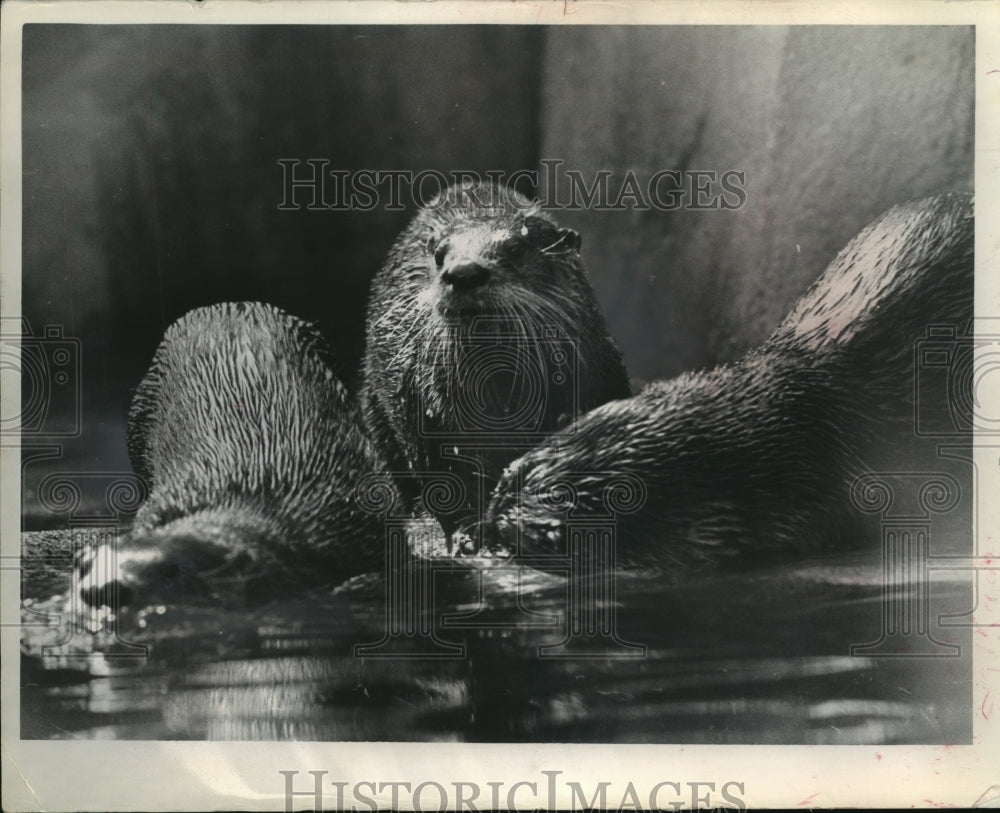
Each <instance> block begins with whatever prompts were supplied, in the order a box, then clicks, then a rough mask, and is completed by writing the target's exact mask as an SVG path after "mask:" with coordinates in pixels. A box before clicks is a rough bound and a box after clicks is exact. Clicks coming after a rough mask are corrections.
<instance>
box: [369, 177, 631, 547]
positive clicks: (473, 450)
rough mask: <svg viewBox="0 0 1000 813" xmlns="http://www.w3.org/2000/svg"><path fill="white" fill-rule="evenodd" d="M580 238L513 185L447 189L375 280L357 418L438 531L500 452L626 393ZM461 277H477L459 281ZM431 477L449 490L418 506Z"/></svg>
mask: <svg viewBox="0 0 1000 813" xmlns="http://www.w3.org/2000/svg"><path fill="white" fill-rule="evenodd" d="M579 246H580V244H579V236H578V235H576V233H575V232H572V231H571V230H568V229H562V228H560V227H559V226H558V225H556V223H555V222H554V221H553V220H552V218H551V217H550V216H549V215H547V214H545V213H544V212H542V211H541V209H540V208H539V207H538V205H537V204H536V203H533V202H531V201H529V200H527V199H526V198H524V197H522V196H520V195H518V194H517V193H515V192H513V191H512V190H509V189H506V188H503V187H496V186H489V185H476V186H463V187H452V188H451V189H449V190H447V192H446V193H445V196H444V197H443V199H442V200H439V201H436V202H435V203H433V204H432V205H430V206H429V207H428V208H426V209H425V210H423V211H421V212H420V214H418V215H417V217H416V218H415V219H414V220H413V222H412V223H411V224H410V226H409V227H408V228H407V229H406V230H405V231H404V232H403V233H402V234H401V235H400V237H399V239H398V240H397V241H396V243H395V245H394V246H393V248H392V250H391V251H390V253H389V256H388V258H387V259H386V261H385V264H384V266H383V268H382V269H381V270H380V272H379V273H378V275H377V276H376V277H375V280H374V283H373V286H372V293H371V297H370V302H369V311H368V322H367V328H366V331H367V349H366V357H365V363H364V386H363V392H362V403H363V409H364V417H365V422H366V424H367V426H368V429H369V431H370V432H371V435H372V438H373V440H374V441H375V443H376V445H377V446H378V448H379V450H380V451H381V452H382V453H383V455H384V456H385V457H386V459H387V460H388V462H389V465H390V466H391V467H392V469H393V470H394V471H395V472H397V473H398V475H399V481H400V485H401V488H402V489H403V490H404V493H405V494H406V495H407V497H408V498H409V500H410V501H411V503H412V504H413V505H414V507H415V508H416V510H421V509H427V510H430V512H431V513H433V514H434V515H435V516H437V518H438V519H439V520H440V521H441V523H442V525H443V527H444V528H445V530H446V531H447V532H449V533H450V532H451V531H453V530H455V529H456V528H457V527H459V526H461V525H463V524H464V523H467V522H470V521H478V520H479V519H480V518H481V516H482V511H483V509H484V508H485V498H486V497H487V496H488V495H489V493H490V491H491V490H492V487H493V485H494V484H495V483H496V481H497V479H498V478H499V476H500V474H501V472H502V471H503V468H504V467H505V466H506V465H507V464H508V463H509V462H510V461H511V460H513V459H514V458H515V457H517V456H518V455H519V454H521V453H522V452H523V451H525V450H526V449H528V448H531V447H532V446H533V445H535V444H536V443H538V442H539V441H540V440H542V439H544V437H546V436H548V435H549V434H551V433H552V432H554V431H556V430H557V429H559V428H560V427H561V426H564V425H565V424H566V423H569V422H571V421H572V420H574V419H575V418H576V417H578V416H579V415H582V414H583V413H584V412H586V411H588V410H590V409H593V408H594V407H596V406H599V405H600V404H603V403H606V402H607V401H610V400H612V399H615V398H623V397H626V396H628V395H629V394H630V391H629V384H628V376H627V373H626V371H625V367H624V364H623V362H622V358H621V354H620V352H619V351H618V349H617V347H616V346H615V344H614V342H613V341H612V339H611V337H610V335H609V334H608V332H607V328H606V326H605V324H604V319H603V317H602V316H601V313H600V311H599V309H598V306H597V302H596V299H595V297H594V293H593V291H592V289H591V287H590V284H589V282H588V281H587V278H586V274H585V272H584V270H583V263H582V260H581V258H580V252H579ZM453 273H454V274H455V275H456V276H455V280H456V281H455V282H454V284H450V283H449V280H450V279H452V274H453ZM461 274H466V275H472V274H475V275H479V276H478V277H477V278H476V280H475V281H474V283H473V284H472V285H470V286H467V287H464V288H463V287H461V285H460V283H461ZM487 447H490V448H487ZM441 475H443V476H444V477H445V478H448V477H450V478H451V481H452V482H453V483H455V484H456V488H457V489H458V491H459V492H460V493H459V494H458V495H456V497H455V499H453V500H452V501H451V503H450V504H449V505H448V507H441V506H429V505H427V501H426V500H425V499H422V494H423V492H422V489H423V488H424V487H425V486H427V484H429V483H431V482H432V481H433V480H434V478H435V477H436V476H441Z"/></svg>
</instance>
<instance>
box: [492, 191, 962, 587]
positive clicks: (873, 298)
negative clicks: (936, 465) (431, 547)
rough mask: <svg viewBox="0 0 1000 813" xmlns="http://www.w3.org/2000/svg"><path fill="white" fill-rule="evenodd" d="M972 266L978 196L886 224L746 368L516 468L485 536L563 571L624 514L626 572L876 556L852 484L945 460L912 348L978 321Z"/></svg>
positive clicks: (838, 264) (557, 442) (906, 208)
mask: <svg viewBox="0 0 1000 813" xmlns="http://www.w3.org/2000/svg"><path fill="white" fill-rule="evenodd" d="M972 252H973V218H972V201H971V199H970V198H969V197H968V196H963V195H945V196H942V197H938V198H934V199H931V200H925V201H919V202H916V203H911V204H906V205H903V206H900V207H897V208H896V209H893V210H892V211H890V212H889V213H888V214H886V215H885V216H883V217H882V218H880V219H879V220H878V221H876V222H875V223H874V224H872V225H871V226H870V227H869V228H867V229H865V230H864V231H863V232H862V233H861V234H860V235H859V236H858V237H857V238H855V240H853V241H852V242H851V243H850V244H849V245H848V246H847V247H846V248H845V249H844V250H843V251H842V252H841V253H840V255H839V256H838V257H837V258H836V259H835V260H834V261H833V263H832V264H831V265H830V267H829V268H828V269H827V270H826V272H825V273H824V274H823V275H822V276H821V277H820V278H819V279H818V280H817V282H816V283H815V284H814V285H813V286H812V288H810V289H809V291H808V292H807V293H806V294H805V295H804V296H803V298H802V300H801V301H800V302H799V303H798V305H797V306H796V307H795V308H794V309H793V311H792V312H791V314H790V315H789V316H788V318H787V319H786V320H785V321H784V322H782V324H781V325H780V326H779V327H778V329H777V330H776V331H775V332H774V334H773V335H772V336H771V337H770V338H769V339H768V340H767V341H766V342H765V343H764V344H763V345H762V346H761V347H760V348H758V349H756V350H754V351H753V352H751V353H749V354H748V355H747V356H746V357H745V358H744V359H742V360H741V361H739V362H737V363H735V364H731V365H724V366H721V367H718V368H715V369H713V370H708V371H704V372H699V373H687V374H684V375H681V376H679V377H677V378H675V379H672V380H669V381H662V382H657V383H654V384H652V385H650V386H649V387H647V388H646V389H645V390H644V391H643V392H642V393H640V394H639V395H637V396H635V397H634V398H629V399H625V400H621V401H616V402H613V403H610V404H606V405H604V406H602V407H599V408H597V409H595V410H593V411H592V412H590V413H588V414H586V415H584V416H583V417H582V418H581V419H580V420H579V421H578V422H577V423H576V425H574V426H573V427H570V428H569V429H568V430H565V431H562V432H559V433H557V434H556V435H554V436H553V437H552V438H550V439H549V440H548V441H547V442H545V443H543V444H541V445H540V446H538V447H537V448H535V449H533V450H531V451H530V452H528V453H527V454H525V455H524V456H523V457H521V458H520V459H519V460H517V461H515V462H514V463H513V464H512V465H511V466H510V469H509V471H508V472H507V473H506V474H505V475H504V477H503V479H502V480H501V481H500V483H499V484H498V486H497V488H496V490H495V492H494V494H493V497H492V500H491V503H490V508H489V513H488V517H487V523H486V533H487V535H488V536H490V537H491V538H492V539H493V540H494V543H495V544H498V545H499V544H500V543H502V545H503V546H505V547H507V548H508V549H519V550H520V551H521V552H523V553H541V554H553V553H556V554H564V552H565V551H566V545H567V540H566V527H567V522H568V520H569V519H570V517H571V514H572V516H573V517H576V518H577V519H579V518H580V517H581V516H583V517H586V516H596V517H607V516H609V512H610V511H612V510H613V509H615V506H616V505H618V506H622V510H621V511H619V512H618V513H617V525H616V530H617V552H616V553H617V560H618V561H619V562H621V563H641V564H646V565H657V566H661V567H664V568H666V569H667V570H668V571H670V572H673V573H676V574H678V575H682V574H685V573H689V572H691V571H692V570H695V569H698V568H702V567H717V566H719V565H721V564H725V563H733V564H735V563H743V564H746V563H762V562H765V561H769V560H773V559H774V558H787V557H788V556H794V555H799V554H803V553H807V552H810V551H816V550H819V549H823V548H827V547H843V546H850V545H858V544H863V543H866V542H871V541H874V539H877V538H878V534H875V535H874V537H873V536H872V535H871V534H869V533H866V530H865V526H864V524H863V522H862V520H861V516H860V515H859V512H858V511H857V509H855V508H854V507H853V506H852V505H851V502H850V489H851V484H852V482H853V480H854V478H855V477H856V476H857V475H858V474H859V473H861V472H862V471H866V470H871V469H875V470H895V469H896V468H897V467H899V466H909V467H910V468H909V470H911V471H912V470H914V469H913V468H912V466H914V465H921V466H922V465H924V464H925V463H926V461H927V460H930V461H932V462H934V461H936V460H937V458H936V454H937V450H936V445H935V442H933V440H932V441H931V442H927V441H924V440H920V439H918V438H917V437H916V431H915V425H914V418H915V412H914V410H915V406H916V405H915V403H914V396H913V393H914V389H915V382H916V375H917V370H916V369H915V366H914V358H915V347H916V342H917V341H918V340H920V339H921V337H922V336H924V335H925V334H926V331H927V329H928V326H930V325H935V324H940V323H950V324H952V325H953V326H957V327H958V328H959V329H962V328H963V327H964V326H965V325H966V324H967V323H968V322H969V320H970V319H971V317H972V307H973V286H972V273H973V254H972ZM934 406H935V405H933V404H926V403H922V404H920V407H921V409H927V408H933V407H934ZM937 406H938V407H939V408H941V409H943V410H945V411H947V408H948V404H944V405H941V404H938V405H937ZM916 470H918V471H919V470H922V469H920V468H918V469H916ZM626 493H628V495H629V497H630V499H631V502H629V501H628V500H626V499H625V498H624V497H623V494H626ZM567 495H569V496H567ZM518 545H520V547H519V548H517V546H518Z"/></svg>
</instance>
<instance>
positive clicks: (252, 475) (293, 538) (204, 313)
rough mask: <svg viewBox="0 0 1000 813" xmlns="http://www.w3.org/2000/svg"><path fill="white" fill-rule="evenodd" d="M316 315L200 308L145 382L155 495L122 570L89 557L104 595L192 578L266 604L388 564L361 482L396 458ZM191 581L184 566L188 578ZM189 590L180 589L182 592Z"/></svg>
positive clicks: (136, 461) (121, 560)
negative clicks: (375, 434) (346, 378)
mask: <svg viewBox="0 0 1000 813" xmlns="http://www.w3.org/2000/svg"><path fill="white" fill-rule="evenodd" d="M335 370H336V366H335V363H334V360H333V356H332V353H331V351H330V349H329V348H328V346H327V344H326V342H325V340H324V339H323V338H322V336H321V335H320V334H319V332H318V331H317V330H316V328H315V327H314V326H312V325H311V324H309V323H307V322H304V321H302V320H300V319H297V318H295V317H292V316H290V315H288V314H287V313H285V312H284V311H282V310H280V309H278V308H276V307H273V306H270V305H265V304H258V303H252V302H241V303H224V304H218V305H212V306H210V307H204V308H198V309H196V310H193V311H190V312H189V313H187V314H186V315H185V316H183V317H182V318H181V319H179V320H178V321H177V322H175V323H174V324H172V325H171V326H170V327H169V328H168V329H167V331H166V333H165V335H164V337H163V340H162V342H161V343H160V345H159V347H158V349H157V350H156V353H155V355H154V357H153V361H152V364H151V366H150V368H149V371H148V372H147V373H146V375H145V377H144V378H143V380H142V382H141V383H140V384H139V386H138V388H137V389H136V391H135V394H134V397H133V400H132V404H131V408H130V411H129V421H128V451H129V456H130V458H131V460H132V465H133V468H134V469H135V471H136V473H137V474H138V475H139V476H140V477H142V478H143V479H145V480H146V482H147V485H148V487H149V496H148V498H147V500H146V502H145V503H144V504H143V505H142V507H141V508H140V509H139V511H138V512H137V514H136V516H135V521H134V523H133V526H132V528H131V529H130V531H129V532H128V533H127V534H126V535H125V536H124V537H123V538H122V539H121V540H120V543H119V548H118V572H117V573H116V574H109V573H97V572H90V571H91V569H92V567H97V565H95V563H100V562H105V561H106V557H102V556H100V555H98V554H97V553H95V552H92V553H91V554H90V555H89V556H88V558H87V559H86V561H84V562H83V563H81V564H80V565H78V571H77V578H78V582H79V590H80V591H81V592H82V593H83V597H84V599H85V600H86V601H87V602H88V603H90V604H92V605H98V606H99V605H100V604H101V603H107V592H106V591H107V589H108V587H109V586H110V585H112V583H113V582H115V581H116V580H117V582H118V584H117V585H116V586H117V589H118V592H119V599H120V600H122V601H123V602H128V601H129V600H130V597H131V594H132V593H133V592H134V591H138V592H141V593H142V594H143V597H144V598H150V597H151V596H152V595H153V594H155V593H156V592H157V591H158V592H159V593H160V595H161V596H162V594H163V593H164V592H168V593H169V592H170V591H171V590H174V589H180V588H181V587H184V588H185V593H186V596H187V597H188V598H191V597H194V598H196V599H203V600H207V599H212V600H216V601H220V602H221V603H223V604H226V603H236V604H243V603H247V602H249V603H254V602H259V601H263V600H265V599H267V598H268V597H270V596H273V595H274V594H276V593H278V592H287V591H288V590H289V589H293V590H299V589H307V588H310V587H316V586H320V585H325V584H335V583H337V582H338V581H343V580H344V579H347V578H349V577H351V576H354V575H356V574H360V573H365V572H369V571H372V570H377V569H378V567H379V566H380V565H381V563H382V561H383V558H384V549H383V546H382V536H383V533H382V529H383V525H382V521H381V520H380V519H379V518H378V517H377V516H375V515H372V514H370V513H367V512H366V511H365V510H364V508H363V506H362V505H360V504H359V502H358V496H357V495H356V493H355V492H356V489H355V485H356V484H357V482H358V479H359V478H360V477H361V476H362V475H363V474H365V473H369V472H381V471H383V470H384V468H385V465H384V463H383V461H382V459H381V457H380V456H379V454H378V452H377V450H376V449H375V448H374V446H373V445H372V443H371V442H370V440H369V439H368V437H367V436H366V434H365V432H364V427H363V424H362V421H361V417H360V414H359V412H358V409H357V406H356V404H355V403H354V402H353V400H352V399H351V397H350V396H349V394H348V391H347V389H346V388H345V387H344V385H343V384H342V383H341V381H340V380H339V379H338V377H337V373H336V372H335ZM179 580H183V583H184V584H183V585H181V584H180V581H179ZM176 597H177V596H174V598H176Z"/></svg>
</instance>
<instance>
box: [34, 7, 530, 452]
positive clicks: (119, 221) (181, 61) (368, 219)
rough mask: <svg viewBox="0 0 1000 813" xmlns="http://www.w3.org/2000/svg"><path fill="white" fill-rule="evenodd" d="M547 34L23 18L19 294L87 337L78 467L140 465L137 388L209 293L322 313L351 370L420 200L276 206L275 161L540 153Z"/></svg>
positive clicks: (279, 189)
mask: <svg viewBox="0 0 1000 813" xmlns="http://www.w3.org/2000/svg"><path fill="white" fill-rule="evenodd" d="M542 35H543V31H542V30H541V29H533V28H523V27H522V28H510V27H505V28H497V27H483V26H475V27H464V28H455V27H422V28H416V27H406V28H403V27H378V28H352V27H299V26H295V27H287V26H278V27H272V28H263V27H247V26H230V27H217V26H189V27H184V26H78V25H73V26H69V25H60V26H51V25H47V26H42V25H32V26H27V27H26V28H25V30H24V71H23V88H24V112H23V133H24V149H23V157H24V227H23V236H24V239H23V280H24V287H23V290H24V298H23V308H24V313H25V315H26V316H27V317H28V318H29V319H30V320H31V323H32V325H33V327H34V329H35V331H36V333H37V332H38V331H40V329H41V328H42V326H43V325H47V324H57V325H61V326H63V327H64V329H65V332H66V334H67V335H72V336H76V337H79V338H80V340H81V342H82V357H83V358H82V362H83V366H84V373H83V414H84V425H85V432H84V437H83V438H82V439H81V440H80V442H77V441H74V442H72V443H70V444H67V445H66V448H65V456H64V462H63V465H65V464H66V463H69V467H70V468H71V469H72V468H73V467H74V466H77V465H82V464H81V462H80V459H81V458H82V459H85V460H86V465H87V466H88V467H89V468H101V467H102V466H103V467H107V466H112V467H115V468H122V467H125V468H127V466H128V463H127V460H126V458H125V455H124V448H125V447H124V438H123V436H124V428H123V427H124V424H123V421H124V415H125V410H126V408H127V405H128V402H129V399H130V392H131V389H132V388H133V387H134V386H135V385H136V384H137V383H138V381H139V379H140V378H141V376H142V374H143V372H144V370H145V368H146V366H147V365H148V363H149V360H150V359H151V357H152V354H153V351H154V350H155V348H156V345H157V343H158V341H159V339H160V337H161V336H162V333H163V330H164V328H165V327H166V326H167V325H168V324H169V323H170V322H172V321H173V320H174V319H176V318H177V317H178V316H180V315H181V314H183V313H184V312H185V311H187V310H188V309H190V308H193V307H196V306H199V305H205V304H208V303H212V302H216V301H220V300H238V299H264V300H268V301H271V302H274V303H275V304H277V305H280V306H281V307H284V308H286V309H288V310H289V311H291V312H294V313H296V314H298V315H301V316H303V317H305V318H308V319H312V320H316V321H318V322H319V323H320V325H321V327H322V329H323V330H324V332H325V333H326V334H327V336H328V338H329V339H330V340H331V342H332V343H333V345H334V350H335V352H336V354H337V356H338V359H339V360H340V362H341V364H342V366H343V371H344V374H345V375H347V376H350V375H352V374H353V373H354V371H355V370H356V368H357V366H358V362H359V359H360V355H361V352H362V344H363V324H364V313H365V306H366V299H367V291H368V284H369V281H370V279H371V276H372V274H373V273H374V271H375V269H376V268H377V267H378V266H379V265H380V263H381V262H382V259H383V257H384V255H385V253H386V251H387V250H388V248H389V246H390V245H391V243H392V241H393V239H394V237H395V235H396V234H397V233H398V232H399V231H400V230H401V228H402V227H403V225H404V224H405V223H406V221H407V220H408V218H409V217H411V216H412V213H413V205H412V202H411V201H410V200H409V199H408V198H406V197H404V199H403V203H404V204H405V206H406V209H405V210H404V211H388V210H386V209H385V208H384V207H381V206H380V207H376V208H375V209H374V210H372V211H370V212H358V211H308V210H307V209H305V208H304V207H305V204H306V203H308V200H309V196H308V194H304V193H301V192H300V193H299V196H298V197H297V198H296V199H297V200H299V201H302V202H303V208H302V209H301V210H298V211H280V210H279V208H278V207H279V205H280V204H281V203H282V197H283V194H284V188H283V173H284V170H283V168H282V167H281V166H280V165H279V164H278V161H279V160H280V159H285V158H289V159H300V160H301V161H303V162H304V161H306V160H307V159H310V158H325V159H329V161H330V168H331V169H332V168H338V169H351V170H357V169H363V168H373V169H381V170H390V169H400V170H407V169H409V170H414V171H418V170H425V169H437V170H441V171H448V170H452V169H456V168H462V169H467V170H472V171H478V172H485V171H486V170H489V169H498V170H503V171H505V172H512V171H514V170H516V169H519V168H523V167H526V166H532V165H534V163H535V162H536V160H537V151H538V146H537V122H536V111H537V107H538V105H537V96H538V92H539V86H538V82H537V76H538V66H537V60H538V58H539V57H540V53H541V39H542ZM307 169H308V167H307V166H304V165H303V168H302V170H303V171H304V170H307ZM428 188H433V186H432V185H431V186H430V187H428ZM307 191H308V190H307ZM307 191H306V192H307ZM70 461H73V462H70Z"/></svg>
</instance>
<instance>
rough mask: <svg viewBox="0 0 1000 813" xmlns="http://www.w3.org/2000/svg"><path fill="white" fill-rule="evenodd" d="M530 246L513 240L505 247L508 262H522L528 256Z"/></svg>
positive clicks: (521, 241) (522, 241)
mask: <svg viewBox="0 0 1000 813" xmlns="http://www.w3.org/2000/svg"><path fill="white" fill-rule="evenodd" d="M528 249H529V246H528V244H527V243H526V242H525V241H524V240H511V241H510V242H509V243H507V245H506V246H504V254H505V255H506V256H507V259H508V260H512V261H513V262H520V261H521V260H523V259H524V258H525V257H526V256H527V255H528Z"/></svg>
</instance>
